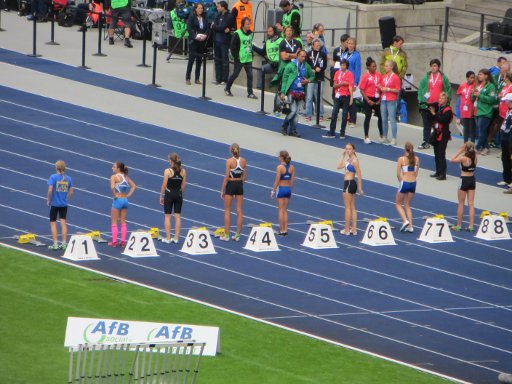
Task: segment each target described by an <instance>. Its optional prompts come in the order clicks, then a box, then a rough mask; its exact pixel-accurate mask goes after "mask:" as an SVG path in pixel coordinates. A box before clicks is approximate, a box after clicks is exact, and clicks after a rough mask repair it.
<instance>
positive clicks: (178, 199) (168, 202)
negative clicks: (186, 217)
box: [164, 191, 183, 215]
mask: <svg viewBox="0 0 512 384" xmlns="http://www.w3.org/2000/svg"><path fill="white" fill-rule="evenodd" d="M182 204H183V195H182V193H181V191H177V192H176V191H172V192H168V191H165V196H164V212H165V214H166V215H170V214H171V213H172V212H173V211H174V213H181V206H182Z"/></svg>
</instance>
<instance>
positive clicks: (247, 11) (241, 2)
mask: <svg viewBox="0 0 512 384" xmlns="http://www.w3.org/2000/svg"><path fill="white" fill-rule="evenodd" d="M231 14H232V15H233V18H234V19H235V30H237V29H241V28H242V25H243V23H242V20H243V19H244V18H246V17H247V18H249V21H250V26H249V29H250V30H251V31H254V21H253V18H252V3H251V2H250V1H249V0H238V1H237V2H236V3H235V5H233V8H231Z"/></svg>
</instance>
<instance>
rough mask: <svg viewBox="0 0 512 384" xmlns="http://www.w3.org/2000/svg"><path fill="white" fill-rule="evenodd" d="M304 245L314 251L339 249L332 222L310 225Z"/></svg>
mask: <svg viewBox="0 0 512 384" xmlns="http://www.w3.org/2000/svg"><path fill="white" fill-rule="evenodd" d="M329 221H330V223H331V225H329V224H328V222H329ZM302 245H303V246H304V247H308V248H313V249H325V248H338V246H337V245H336V240H335V239H334V234H333V232H332V221H331V220H327V221H326V222H320V223H315V224H310V226H309V229H308V233H307V234H306V237H305V238H304V242H303V243H302Z"/></svg>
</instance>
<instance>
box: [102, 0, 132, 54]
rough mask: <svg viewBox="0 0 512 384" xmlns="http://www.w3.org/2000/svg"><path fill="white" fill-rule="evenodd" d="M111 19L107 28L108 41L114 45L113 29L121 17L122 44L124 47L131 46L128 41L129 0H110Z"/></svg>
mask: <svg viewBox="0 0 512 384" xmlns="http://www.w3.org/2000/svg"><path fill="white" fill-rule="evenodd" d="M111 8H112V19H111V21H110V26H109V30H108V43H109V44H110V45H114V29H116V28H117V23H118V22H119V19H121V20H122V21H123V23H124V46H125V47H126V48H133V45H132V43H131V42H130V35H131V25H132V12H131V10H130V0H112V2H111Z"/></svg>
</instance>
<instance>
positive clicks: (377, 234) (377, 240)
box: [362, 220, 396, 246]
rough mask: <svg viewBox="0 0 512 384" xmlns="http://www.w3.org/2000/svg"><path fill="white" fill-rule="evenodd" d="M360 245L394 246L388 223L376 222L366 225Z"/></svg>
mask: <svg viewBox="0 0 512 384" xmlns="http://www.w3.org/2000/svg"><path fill="white" fill-rule="evenodd" d="M362 243H363V244H368V245H371V246H378V245H396V243H395V238H394V237H393V234H392V233H391V227H390V226H389V223H388V222H387V221H377V220H374V221H370V222H369V223H368V227H366V232H365V233H364V237H363V241H362Z"/></svg>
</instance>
